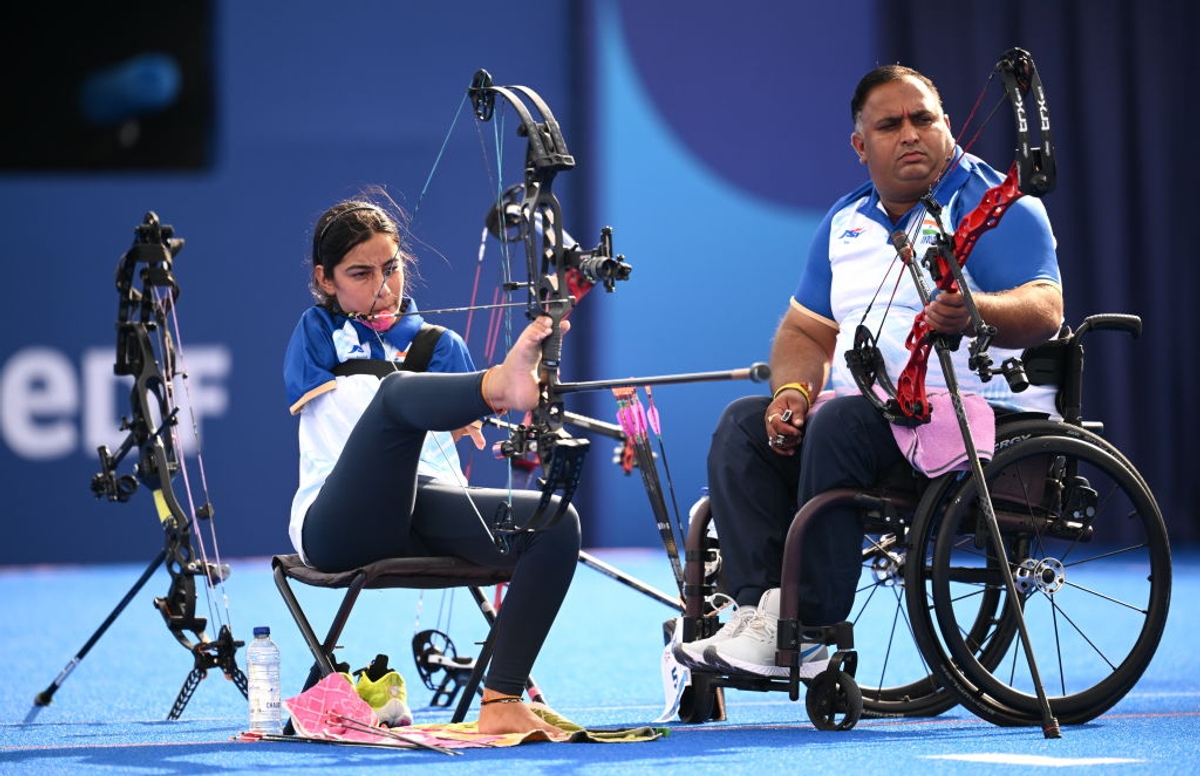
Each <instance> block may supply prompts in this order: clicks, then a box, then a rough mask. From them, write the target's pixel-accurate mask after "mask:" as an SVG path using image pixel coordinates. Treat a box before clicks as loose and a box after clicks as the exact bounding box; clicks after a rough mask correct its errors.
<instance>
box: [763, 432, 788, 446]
mask: <svg viewBox="0 0 1200 776" xmlns="http://www.w3.org/2000/svg"><path fill="white" fill-rule="evenodd" d="M785 441H786V440H785V439H784V436H783V434H776V435H775V436H773V437H771V438H770V439H768V440H767V446H769V447H783V443H784V442H785Z"/></svg>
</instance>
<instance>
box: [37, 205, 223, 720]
mask: <svg viewBox="0 0 1200 776" xmlns="http://www.w3.org/2000/svg"><path fill="white" fill-rule="evenodd" d="M134 233H135V237H134V241H133V247H131V248H130V249H129V251H128V252H126V253H125V254H124V255H123V256H122V257H121V259H120V262H119V263H118V265H117V272H116V286H117V293H118V296H119V301H118V308H117V323H116V328H117V347H116V362H115V364H114V366H113V372H114V374H116V375H121V376H130V377H132V378H133V387H132V389H131V391H130V397H129V398H130V409H131V416H130V417H128V418H125V419H123V421H122V426H121V428H122V430H126V431H128V432H129V433H128V435H127V436H126V438H125V440H124V441H123V442H122V443H121V445H120V447H119V448H118V449H117V450H116V452H112V451H111V450H110V449H109V448H108V447H107V446H105V445H102V446H101V447H100V448H99V456H100V472H98V473H97V474H96V475H94V476H93V477H92V484H91V489H92V493H93V494H94V495H95V496H96V498H107V499H108V500H109V501H116V502H126V501H129V500H130V499H131V498H132V497H133V495H134V493H135V492H136V491H137V490H138V486H139V484H141V485H145V486H146V487H147V488H149V489H150V492H151V495H152V496H153V499H154V505H155V508H156V510H157V512H158V519H159V522H160V523H161V525H162V529H163V532H164V539H165V545H164V547H163V549H162V551H161V552H159V554H158V556H157V557H156V558H155V559H154V560H153V561H152V562H151V563H150V565H149V566H148V567H147V568H146V571H145V572H144V573H143V574H142V577H141V578H140V579H139V580H138V581H137V583H136V584H135V585H134V586H133V588H132V589H130V591H129V592H128V593H127V594H126V595H125V597H124V599H123V600H122V601H121V602H120V603H119V604H118V605H117V607H116V608H115V609H114V610H113V612H112V613H111V614H110V615H109V616H108V618H107V619H106V620H105V621H104V623H103V624H102V625H101V626H100V628H99V629H98V630H97V631H96V632H95V633H94V634H93V635H92V637H91V638H90V639H89V640H88V642H87V643H86V644H85V645H84V647H83V649H82V650H81V651H80V652H79V653H78V654H77V655H76V656H75V658H74V659H73V660H72V661H71V662H70V663H68V664H67V667H66V668H65V669H63V671H62V672H61V673H60V674H59V676H58V677H57V678H56V679H55V680H54V682H53V683H52V684H51V685H50V686H49V687H48V688H47V689H46V690H44V691H42V692H41V693H39V694H38V696H37V698H35V700H34V704H35V705H34V710H33V711H31V712H30V715H31V717H32V716H33V715H36V712H37V709H38V708H39V707H42V706H47V705H49V703H50V701H51V698H52V696H53V695H54V693H55V691H57V690H58V688H59V686H61V685H62V682H63V681H64V680H65V679H66V677H67V675H69V674H70V672H71V671H72V670H74V668H75V666H76V665H77V664H78V663H79V661H80V660H82V659H83V657H84V656H85V655H86V654H87V652H88V650H90V649H91V647H92V646H93V645H94V644H95V643H96V641H98V640H99V638H100V637H101V636H102V635H103V634H104V632H105V631H106V630H107V629H108V627H109V626H110V625H111V624H112V623H113V621H114V620H115V619H116V618H117V616H118V615H119V614H120V613H121V611H122V610H123V609H124V608H125V606H126V605H127V604H128V603H129V601H130V600H131V599H132V598H133V596H134V595H135V594H136V593H137V591H138V590H140V589H141V587H142V586H143V585H145V583H146V582H147V581H148V580H149V579H150V576H151V575H152V574H153V573H154V572H155V571H156V570H157V568H158V567H159V566H160V565H164V564H165V566H166V569H167V571H168V573H169V574H170V577H171V584H170V587H169V589H168V591H167V594H166V595H165V596H163V597H161V598H155V599H154V606H155V607H156V608H157V609H158V610H159V612H160V613H161V614H162V617H163V620H164V621H165V622H166V625H167V629H168V630H169V631H170V632H171V635H173V636H174V637H175V639H176V640H177V641H178V642H179V643H180V644H182V645H183V646H184V648H186V649H187V650H188V651H190V652H191V653H192V656H193V667H192V670H191V672H190V673H189V674H188V676H187V678H186V679H185V680H184V683H183V687H182V688H181V689H180V691H179V694H178V696H177V697H176V699H175V703H174V705H173V706H172V708H171V711H170V713H169V714H168V716H167V718H168V719H177V718H178V717H179V716H180V715H181V714H182V713H183V710H184V708H185V707H186V706H187V703H188V701H189V700H190V699H191V697H192V694H193V693H194V692H195V690H196V687H197V686H198V685H199V683H200V681H201V680H202V679H204V678H205V677H206V676H207V673H208V670H209V669H212V668H219V669H220V670H221V671H222V672H223V673H224V674H225V676H226V678H228V679H230V680H232V681H233V682H234V684H235V685H236V686H237V688H238V690H239V691H240V692H241V693H242V695H243V696H245V695H246V694H247V686H246V677H245V675H244V674H243V673H242V671H241V670H240V669H239V668H238V666H237V661H236V652H237V648H238V647H240V646H242V644H243V642H240V641H235V640H234V638H233V633H232V630H231V628H230V626H229V624H228V622H224V623H223V624H222V625H221V627H220V631H219V633H218V635H217V638H216V639H210V638H209V637H208V636H207V635H206V633H205V628H206V627H207V624H208V621H207V619H206V618H204V617H201V616H198V615H197V611H196V604H197V590H196V578H197V577H200V578H202V579H203V580H204V585H205V588H206V590H207V592H208V593H209V594H210V595H209V608H210V611H215V612H216V614H217V615H218V617H220V616H221V612H220V610H219V608H216V607H214V605H213V599H214V597H215V596H213V595H212V594H213V592H214V589H215V587H216V586H218V585H221V584H222V583H223V582H224V580H225V579H226V578H227V577H228V575H229V567H228V566H226V565H223V564H222V563H221V562H220V558H219V554H216V534H215V532H212V531H213V523H212V515H213V509H212V505H211V503H210V502H209V500H208V497H207V493H205V494H204V500H203V503H202V504H198V505H197V504H196V503H195V500H194V499H193V498H192V494H191V489H190V485H189V483H188V477H187V464H186V461H185V459H184V453H183V449H182V443H181V440H180V435H179V432H178V426H179V413H180V407H179V406H178V404H177V403H176V401H175V391H176V380H177V379H178V380H180V381H185V380H186V374H185V373H184V372H183V371H182V370H181V369H179V368H178V367H179V365H180V362H181V355H182V354H181V353H180V352H179V350H178V349H177V348H176V342H177V341H178V330H179V329H178V321H177V319H176V317H175V300H176V299H177V298H178V296H179V285H178V283H177V282H176V279H175V276H174V274H173V272H172V263H173V261H174V258H175V256H176V255H177V254H178V253H179V251H180V250H181V249H182V248H183V242H184V241H183V240H182V239H180V238H176V237H175V236H174V229H173V228H172V227H170V226H167V225H164V224H161V223H160V222H159V219H158V216H157V215H156V214H155V213H153V212H151V213H147V214H146V216H145V219H144V220H143V222H142V223H141V224H140V225H138V226H137V227H135V229H134ZM173 331H174V335H173V334H172V332H173ZM184 384H186V383H184ZM194 431H195V427H194V423H193V432H194ZM135 448H136V450H137V452H138V461H137V464H136V466H134V474H118V467H119V466H120V464H121V462H122V461H123V460H124V459H125V457H126V456H127V455H128V454H129V453H131V452H133V450H134V449H135ZM197 461H198V463H199V465H200V466H201V467H202V466H203V464H202V463H200V461H199V458H197ZM181 474H182V476H183V480H184V483H185V485H188V493H187V495H188V499H187V500H188V507H187V508H185V507H184V505H183V504H182V503H181V502H180V500H179V498H178V497H177V496H176V494H175V490H174V488H173V486H172V482H173V480H174V479H175V478H176V476H178V475H181ZM201 481H202V482H203V472H202V470H201ZM196 520H199V521H201V522H202V523H205V524H207V525H208V526H209V529H210V532H212V544H213V551H214V555H213V558H212V559H211V560H210V557H209V553H208V550H207V547H206V546H205V543H204V541H203V535H202V534H199V533H197V534H193V530H192V529H193V528H194V527H195V521H196ZM226 614H227V613H226Z"/></svg>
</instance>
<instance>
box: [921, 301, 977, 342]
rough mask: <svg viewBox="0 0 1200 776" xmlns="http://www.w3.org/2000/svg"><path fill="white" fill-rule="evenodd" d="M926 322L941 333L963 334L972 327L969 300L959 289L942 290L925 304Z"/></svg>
mask: <svg viewBox="0 0 1200 776" xmlns="http://www.w3.org/2000/svg"><path fill="white" fill-rule="evenodd" d="M925 322H926V323H928V324H929V328H931V329H933V330H934V331H936V332H939V333H941V334H962V333H963V332H965V331H966V330H967V329H969V328H971V314H970V312H969V311H968V310H967V301H966V299H965V298H964V297H963V295H962V294H960V293H959V292H957V291H942V292H940V293H939V294H938V295H937V296H935V297H934V298H933V300H932V301H930V303H929V304H927V305H925Z"/></svg>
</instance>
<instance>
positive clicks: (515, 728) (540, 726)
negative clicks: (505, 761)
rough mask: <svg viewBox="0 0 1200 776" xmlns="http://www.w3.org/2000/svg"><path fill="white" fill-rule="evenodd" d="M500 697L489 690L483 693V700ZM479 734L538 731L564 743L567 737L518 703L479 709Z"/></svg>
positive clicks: (564, 733) (500, 704) (492, 705)
mask: <svg viewBox="0 0 1200 776" xmlns="http://www.w3.org/2000/svg"><path fill="white" fill-rule="evenodd" d="M494 697H500V696H499V694H498V693H492V692H491V691H490V690H485V691H484V700H488V699H489V698H494ZM478 728H479V732H480V733H487V734H489V735H505V734H508V733H530V732H532V731H534V730H540V731H542V732H543V733H545V734H546V735H548V736H550V738H551V739H553V740H555V741H565V740H566V739H567V738H568V736H567V733H566V731H564V730H563V729H562V728H559V727H555V726H554V725H551V724H550V723H549V722H546V721H545V720H544V719H542V718H541V717H539V716H538V715H536V714H534V713H533V711H531V710H530V708H529V706H527V705H526V704H524V703H521V702H518V701H512V702H502V703H488V704H486V705H484V706H482V707H480V709H479V724H478Z"/></svg>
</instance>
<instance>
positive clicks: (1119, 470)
mask: <svg viewBox="0 0 1200 776" xmlns="http://www.w3.org/2000/svg"><path fill="white" fill-rule="evenodd" d="M1055 428H1057V430H1058V431H1059V433H1058V434H1053V433H1049V432H1050V431H1051V430H1052V429H1055ZM1024 432H1028V433H1024ZM1024 432H1017V433H1014V432H1013V431H1012V430H1003V431H1002V435H1001V436H1000V439H998V445H997V452H996V456H995V458H994V459H993V460H992V461H991V462H990V463H989V464H987V465H986V466H985V468H984V476H985V479H986V482H987V486H988V490H989V495H990V497H991V502H992V506H993V509H994V511H995V513H996V516H997V520H998V523H999V527H1000V533H1001V539H1002V544H1003V546H1004V551H1005V557H1004V558H1003V559H1002V558H1001V557H1000V556H999V554H998V553H997V551H996V543H995V542H994V541H993V540H992V539H991V538H990V537H989V536H988V531H987V530H986V524H985V523H984V522H983V521H982V514H983V513H982V510H981V509H980V504H979V498H978V491H979V488H978V486H977V483H976V482H975V481H974V479H973V478H972V477H970V476H965V475H963V476H960V477H957V478H954V479H953V480H946V481H944V483H943V484H942V485H941V495H942V496H944V498H943V499H942V500H941V504H942V505H943V508H941V509H939V510H932V511H930V512H929V513H928V514H921V515H919V516H918V519H917V521H916V523H914V533H916V534H918V535H919V536H920V537H921V541H922V543H923V546H924V547H925V550H926V552H927V553H929V554H928V555H927V558H928V561H927V563H925V564H922V566H921V567H920V568H919V569H910V571H911V572H912V573H911V574H910V577H909V581H910V585H909V588H910V598H909V603H910V607H909V613H910V616H912V617H913V618H914V621H915V622H914V628H915V630H914V633H915V635H916V636H917V639H918V641H919V642H921V647H922V650H923V651H924V652H925V654H926V655H927V656H932V657H936V658H938V659H937V660H935V661H933V662H935V663H936V665H935V666H934V668H935V673H937V675H938V676H939V678H940V679H941V680H942V682H943V683H944V684H945V685H946V686H947V687H949V688H951V689H952V690H953V691H954V692H955V694H957V695H958V696H959V700H961V702H962V703H963V705H964V706H966V707H967V708H969V709H970V710H971V711H973V712H974V713H976V714H978V715H979V716H980V717H981V718H983V719H986V720H988V721H991V722H993V723H995V724H1001V725H1036V724H1039V723H1040V722H1041V721H1042V715H1041V707H1040V702H1039V700H1038V697H1037V687H1036V684H1035V682H1034V679H1033V672H1032V670H1031V668H1030V665H1029V661H1028V660H1027V659H1026V649H1025V645H1024V644H1023V643H1022V641H1021V639H1020V638H1019V637H1018V636H1017V621H1016V615H1015V613H1014V611H1013V608H1012V606H1011V604H1010V603H1009V600H1008V594H1007V591H1006V589H1005V585H1004V581H1003V578H1002V576H1001V570H1000V569H1001V566H1000V564H1001V563H1002V562H1004V563H1007V564H1008V567H1009V569H1010V570H1011V573H1012V575H1013V577H1014V580H1015V582H1016V587H1017V594H1018V597H1019V601H1018V603H1019V605H1020V609H1021V612H1022V616H1023V618H1024V620H1025V623H1026V627H1027V632H1028V633H1029V638H1030V645H1029V646H1030V650H1029V651H1030V652H1032V654H1033V658H1034V662H1035V663H1036V666H1037V669H1038V674H1039V675H1040V678H1041V682H1042V685H1043V687H1044V690H1045V693H1046V695H1047V696H1048V700H1049V703H1050V707H1051V710H1052V712H1053V714H1054V716H1055V717H1056V718H1057V719H1058V721H1059V722H1060V723H1062V724H1082V723H1084V722H1087V721H1090V720H1092V719H1094V718H1095V717H1097V716H1099V715H1100V714H1102V713H1104V712H1105V711H1107V710H1108V709H1109V708H1111V707H1112V706H1113V705H1114V704H1116V703H1117V702H1118V701H1120V700H1121V699H1122V698H1123V697H1124V696H1125V694H1126V693H1128V692H1129V690H1130V689H1132V687H1133V686H1134V684H1136V682H1137V681H1138V679H1139V678H1140V677H1141V676H1142V674H1143V672H1144V671H1145V669H1146V667H1147V666H1148V665H1149V663H1150V661H1151V659H1152V658H1153V656H1154V653H1155V651H1156V650H1157V647H1158V643H1159V640H1160V639H1161V637H1162V632H1163V627H1164V625H1165V622H1166V617H1167V609H1168V606H1169V600H1170V587H1171V556H1170V548H1169V544H1168V539H1167V532H1166V527H1165V525H1164V524H1163V520H1162V516H1161V514H1160V513H1159V510H1158V507H1157V505H1156V504H1155V501H1154V498H1153V495H1152V494H1151V493H1150V491H1149V489H1148V488H1147V487H1146V484H1145V482H1144V481H1143V479H1142V478H1141V476H1140V475H1139V474H1138V473H1137V470H1136V469H1135V468H1134V467H1133V466H1132V465H1131V464H1130V463H1129V462H1128V461H1127V460H1126V459H1125V458H1124V457H1123V456H1121V455H1120V454H1119V453H1117V452H1116V451H1115V450H1113V448H1112V446H1111V445H1109V444H1108V443H1107V442H1103V441H1102V440H1099V438H1097V437H1095V436H1094V435H1091V434H1089V433H1087V432H1084V431H1082V430H1081V429H1077V428H1075V427H1071V426H1063V425H1057V426H1056V424H1052V423H1048V422H1046V423H1042V424H1040V425H1038V424H1035V425H1033V426H1028V427H1026V428H1025V429H1024ZM1001 441H1002V442H1003V444H1002V443H1001ZM930 550H931V551H930ZM914 585H916V586H917V588H918V589H915V590H914V589H913V587H914ZM989 598H990V599H992V600H994V601H995V603H996V605H995V607H994V608H993V606H992V604H990V603H989V604H986V605H981V604H980V601H982V600H984V599H989ZM989 611H991V612H992V614H993V615H994V616H992V617H990V618H989V617H983V618H982V619H981V615H984V614H986V613H987V612H989ZM930 612H932V617H930ZM916 620H920V622H916ZM932 657H931V659H932Z"/></svg>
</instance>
